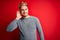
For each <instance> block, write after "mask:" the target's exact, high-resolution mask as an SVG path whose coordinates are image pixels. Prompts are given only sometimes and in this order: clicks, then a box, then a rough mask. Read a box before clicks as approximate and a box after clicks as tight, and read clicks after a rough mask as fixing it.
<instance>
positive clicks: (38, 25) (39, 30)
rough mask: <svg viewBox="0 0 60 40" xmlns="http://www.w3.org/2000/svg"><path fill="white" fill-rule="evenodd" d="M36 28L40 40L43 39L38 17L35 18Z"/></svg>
mask: <svg viewBox="0 0 60 40" xmlns="http://www.w3.org/2000/svg"><path fill="white" fill-rule="evenodd" d="M36 28H37V30H38V33H39V35H40V40H44V35H43V31H42V26H41V24H40V22H39V20H38V19H36Z"/></svg>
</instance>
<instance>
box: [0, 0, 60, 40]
mask: <svg viewBox="0 0 60 40" xmlns="http://www.w3.org/2000/svg"><path fill="white" fill-rule="evenodd" d="M21 1H22V0H0V40H19V31H18V28H17V29H16V30H14V31H13V32H6V27H7V26H8V24H9V23H10V22H11V21H12V20H13V19H15V18H16V11H17V10H18V4H19V2H21ZM25 1H26V2H27V3H28V7H29V14H30V15H33V16H36V17H38V18H39V20H40V21H41V25H42V29H43V32H44V37H45V40H60V1H59V0H25ZM37 38H38V40H39V35H38V32H37Z"/></svg>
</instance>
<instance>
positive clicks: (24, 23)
mask: <svg viewBox="0 0 60 40" xmlns="http://www.w3.org/2000/svg"><path fill="white" fill-rule="evenodd" d="M17 27H18V28H19V30H20V40H37V36H36V29H37V30H38V33H39V35H40V39H41V40H44V35H43V31H42V28H41V24H40V23H39V20H38V19H37V18H36V17H34V16H31V17H29V18H21V19H19V20H16V19H15V20H13V21H12V22H11V23H10V24H9V25H8V27H7V31H8V32H12V31H13V30H15V29H16V28H17Z"/></svg>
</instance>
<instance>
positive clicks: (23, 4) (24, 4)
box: [19, 1, 28, 9]
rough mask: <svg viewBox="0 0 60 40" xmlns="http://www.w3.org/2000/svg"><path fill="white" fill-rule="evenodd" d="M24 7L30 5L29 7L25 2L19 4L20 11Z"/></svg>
mask: <svg viewBox="0 0 60 40" xmlns="http://www.w3.org/2000/svg"><path fill="white" fill-rule="evenodd" d="M22 6H28V5H27V3H26V2H23V1H22V2H21V3H19V9H20V8H21V7H22Z"/></svg>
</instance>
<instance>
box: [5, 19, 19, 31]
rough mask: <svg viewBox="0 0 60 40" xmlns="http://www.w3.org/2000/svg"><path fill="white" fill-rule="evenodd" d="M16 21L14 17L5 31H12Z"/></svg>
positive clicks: (15, 26)
mask: <svg viewBox="0 0 60 40" xmlns="http://www.w3.org/2000/svg"><path fill="white" fill-rule="evenodd" d="M17 21H18V20H16V19H14V20H13V21H12V22H11V23H10V24H9V25H8V27H7V29H6V31H7V32H12V31H13V30H15V29H16V28H17Z"/></svg>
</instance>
